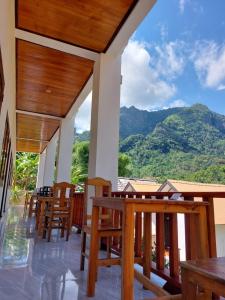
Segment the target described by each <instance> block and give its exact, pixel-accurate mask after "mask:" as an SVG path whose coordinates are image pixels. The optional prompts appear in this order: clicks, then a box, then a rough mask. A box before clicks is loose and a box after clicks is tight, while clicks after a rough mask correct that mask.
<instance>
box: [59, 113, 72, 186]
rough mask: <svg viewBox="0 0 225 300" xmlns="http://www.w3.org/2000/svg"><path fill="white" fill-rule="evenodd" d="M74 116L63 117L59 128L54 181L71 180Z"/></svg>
mask: <svg viewBox="0 0 225 300" xmlns="http://www.w3.org/2000/svg"><path fill="white" fill-rule="evenodd" d="M73 142H74V117H71V118H68V119H64V120H62V122H61V126H60V130H59V145H58V158H57V169H56V182H62V181H66V182H71V164H72V148H73Z"/></svg>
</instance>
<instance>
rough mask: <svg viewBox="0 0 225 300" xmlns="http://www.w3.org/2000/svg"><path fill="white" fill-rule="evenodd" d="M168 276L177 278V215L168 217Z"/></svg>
mask: <svg viewBox="0 0 225 300" xmlns="http://www.w3.org/2000/svg"><path fill="white" fill-rule="evenodd" d="M169 257H170V276H171V277H179V250H178V229H177V215H176V214H171V215H170V251H169Z"/></svg>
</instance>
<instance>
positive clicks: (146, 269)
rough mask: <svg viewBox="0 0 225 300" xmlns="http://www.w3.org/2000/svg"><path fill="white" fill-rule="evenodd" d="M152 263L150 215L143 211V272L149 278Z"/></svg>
mask: <svg viewBox="0 0 225 300" xmlns="http://www.w3.org/2000/svg"><path fill="white" fill-rule="evenodd" d="M151 265H152V215H151V213H144V255H143V273H144V275H145V276H146V277H148V278H150V274H151Z"/></svg>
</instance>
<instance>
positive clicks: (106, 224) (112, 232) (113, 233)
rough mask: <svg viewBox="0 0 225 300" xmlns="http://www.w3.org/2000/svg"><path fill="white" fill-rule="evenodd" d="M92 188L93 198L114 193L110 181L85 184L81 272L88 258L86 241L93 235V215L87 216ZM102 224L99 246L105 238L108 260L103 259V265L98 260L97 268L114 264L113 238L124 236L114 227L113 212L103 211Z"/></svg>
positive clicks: (101, 179) (92, 180) (100, 225)
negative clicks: (89, 192) (90, 188)
mask: <svg viewBox="0 0 225 300" xmlns="http://www.w3.org/2000/svg"><path fill="white" fill-rule="evenodd" d="M89 186H92V187H94V189H95V193H94V195H93V196H95V197H102V196H104V195H106V196H108V197H110V196H111V191H112V185H111V182H110V181H108V180H105V179H103V178H100V177H96V178H91V179H87V180H86V182H85V187H84V199H85V201H84V214H83V226H82V238H81V239H82V240H81V260H80V270H84V265H85V257H86V258H88V255H87V253H86V239H87V234H89V235H91V224H90V223H91V215H88V214H87V207H88V202H89V197H88V187H89ZM100 220H101V221H100V222H101V223H100V224H99V228H98V238H99V244H100V240H101V239H102V238H104V239H105V240H106V241H107V259H105V262H103V259H101V263H99V264H98V262H99V261H100V260H99V259H98V262H97V266H98V265H105V266H109V265H110V264H111V263H112V260H113V259H111V253H110V248H111V241H112V237H117V238H118V237H119V236H121V234H122V230H121V228H120V227H118V226H114V224H113V222H112V212H111V211H104V212H103V211H102V212H101V215H100Z"/></svg>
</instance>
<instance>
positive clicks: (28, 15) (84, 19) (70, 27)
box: [16, 0, 137, 52]
mask: <svg viewBox="0 0 225 300" xmlns="http://www.w3.org/2000/svg"><path fill="white" fill-rule="evenodd" d="M16 2H17V7H16V14H17V20H16V23H17V24H16V26H17V27H18V28H21V29H25V30H28V31H31V32H34V33H38V34H41V35H44V36H47V37H52V38H55V39H57V40H60V41H65V42H68V43H71V44H74V45H77V46H80V47H83V48H87V49H90V50H93V51H96V52H103V51H104V50H105V49H106V48H107V46H108V45H109V44H110V42H111V40H112V38H113V36H114V34H115V33H116V32H117V31H118V29H119V28H120V26H121V25H122V23H123V22H124V21H125V20H126V18H127V16H128V14H129V12H130V11H131V10H132V8H133V7H134V5H135V4H136V2H137V0H107V1H102V0H92V1H90V0H82V1H68V0H54V1H46V0H39V1H24V0H17V1H16Z"/></svg>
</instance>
